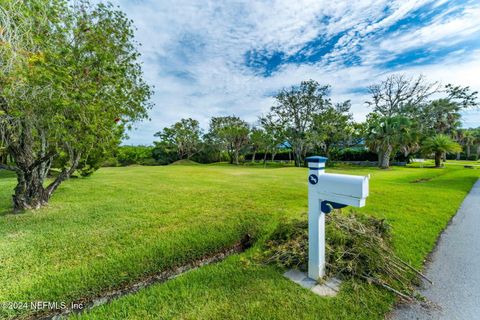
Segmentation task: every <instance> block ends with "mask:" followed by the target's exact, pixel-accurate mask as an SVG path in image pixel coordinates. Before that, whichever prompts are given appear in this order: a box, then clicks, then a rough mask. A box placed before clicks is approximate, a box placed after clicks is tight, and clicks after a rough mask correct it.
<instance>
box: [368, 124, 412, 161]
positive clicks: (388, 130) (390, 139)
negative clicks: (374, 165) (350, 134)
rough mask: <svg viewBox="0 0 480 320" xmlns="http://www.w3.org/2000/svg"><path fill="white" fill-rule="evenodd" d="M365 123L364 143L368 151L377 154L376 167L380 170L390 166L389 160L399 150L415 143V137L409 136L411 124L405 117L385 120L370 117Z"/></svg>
mask: <svg viewBox="0 0 480 320" xmlns="http://www.w3.org/2000/svg"><path fill="white" fill-rule="evenodd" d="M367 123H368V127H367V134H366V141H365V142H366V144H367V146H368V148H369V149H370V150H372V151H373V152H375V153H377V155H378V166H379V167H380V168H382V169H387V168H388V167H389V166H390V158H391V156H392V154H393V155H394V153H395V152H396V151H397V150H398V149H399V148H401V147H405V148H407V146H413V145H414V143H415V141H414V140H415V136H414V135H412V134H411V131H412V130H411V129H412V124H411V122H410V121H409V120H408V119H407V118H405V117H401V116H396V117H388V118H387V117H377V116H374V115H372V116H371V117H370V118H369V119H368V120H367ZM406 150H407V149H405V150H403V151H404V152H406Z"/></svg>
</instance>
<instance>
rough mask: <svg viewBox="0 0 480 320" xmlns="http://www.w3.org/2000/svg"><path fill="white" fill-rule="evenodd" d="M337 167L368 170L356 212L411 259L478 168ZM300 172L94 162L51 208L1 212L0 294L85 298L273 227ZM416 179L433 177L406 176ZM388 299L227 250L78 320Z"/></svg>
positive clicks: (294, 203) (287, 314)
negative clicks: (94, 169) (309, 287)
mask: <svg viewBox="0 0 480 320" xmlns="http://www.w3.org/2000/svg"><path fill="white" fill-rule="evenodd" d="M339 172H345V173H351V174H367V173H371V174H372V180H371V196H370V198H369V199H368V201H367V203H368V204H367V207H366V208H363V209H361V210H362V211H365V212H367V213H369V214H372V215H376V216H378V217H384V218H387V219H388V220H389V221H390V222H391V223H392V224H393V226H394V235H395V246H396V249H397V251H398V252H399V254H400V255H401V256H403V257H404V258H406V259H408V260H409V261H411V262H412V263H413V264H415V265H420V264H421V263H422V261H423V258H424V257H425V255H426V254H427V253H428V252H429V251H430V250H431V248H432V246H433V244H434V241H435V239H436V237H437V235H438V233H439V232H440V231H441V230H442V229H443V228H444V227H445V225H446V223H447V222H448V220H449V218H450V217H451V216H452V214H453V213H454V212H455V210H456V209H457V208H458V205H459V204H460V202H461V200H462V199H463V197H464V196H465V194H466V193H467V192H468V190H469V189H470V187H471V185H472V184H473V182H474V181H475V179H476V178H477V177H478V176H479V174H478V173H479V171H477V170H466V169H463V168H448V169H444V170H437V169H404V168H395V169H393V170H389V171H378V170H376V169H372V168H345V169H343V170H340V171H339ZM305 177H306V171H305V170H300V169H296V168H284V169H268V170H266V169H262V168H232V167H229V166H170V167H131V168H112V169H102V170H101V171H100V172H98V173H97V174H96V175H94V176H93V177H92V178H89V179H79V180H71V181H70V182H68V183H67V184H65V185H64V186H63V187H62V188H61V189H60V191H59V193H58V194H57V195H56V196H55V198H54V199H53V201H52V203H51V205H50V207H49V208H48V209H45V210H42V211H40V212H35V213H27V214H24V215H21V216H4V217H0V258H1V260H2V261H5V263H2V265H0V269H2V270H1V271H2V272H0V301H22V300H23V301H25V300H26V301H30V300H32V299H40V300H52V301H65V300H70V299H76V298H78V297H81V296H85V295H92V294H95V293H96V292H99V291H100V290H102V289H104V288H108V287H113V286H115V285H117V284H119V283H121V282H122V281H129V280H131V279H135V278H138V277H139V276H141V274H142V272H151V271H153V270H158V269H160V268H167V267H169V266H171V265H174V264H178V263H182V262H184V261H186V260H188V259H190V258H194V257H198V256H200V255H202V254H204V253H207V252H211V251H214V250H217V249H219V248H222V247H224V246H227V245H229V244H231V243H233V242H234V241H235V240H238V239H239V238H240V237H241V235H242V234H243V233H244V232H246V230H249V229H252V228H254V227H256V228H257V229H264V228H266V227H268V226H272V225H273V224H274V223H275V221H276V219H275V217H276V216H278V215H289V216H292V217H293V216H295V217H303V218H305V215H306V214H305V212H306V179H305ZM420 178H432V179H431V180H430V181H427V182H422V183H411V181H414V180H417V179H420ZM7 185H10V186H12V185H13V180H12V179H5V178H4V179H0V186H1V187H2V188H1V189H0V200H2V202H4V201H5V200H8V197H9V192H10V191H9V190H5V188H4V186H7ZM172 186H173V187H172ZM2 209H3V212H5V207H0V210H2ZM0 212H1V211H0ZM247 254H248V253H247ZM392 301H393V300H392V297H391V296H388V295H385V294H384V293H380V292H379V291H378V290H376V289H375V288H371V287H367V286H365V287H364V288H363V289H362V290H360V291H359V293H354V292H353V291H351V290H349V288H348V284H347V285H346V286H345V288H344V290H342V293H341V294H340V296H339V297H337V298H335V299H321V298H318V297H316V296H314V295H312V294H310V293H309V292H308V291H305V290H302V289H301V288H298V287H297V286H296V285H295V284H293V283H290V282H288V281H286V280H285V279H283V278H282V276H281V273H280V272H279V270H275V269H273V268H270V267H261V266H254V265H251V264H248V263H245V262H242V258H241V257H231V258H229V259H227V261H225V262H223V263H219V264H216V265H212V266H208V267H205V268H202V269H200V270H198V271H195V272H191V273H188V274H186V275H184V276H182V277H179V278H178V279H176V280H174V281H171V282H168V283H166V284H162V285H156V286H153V287H151V288H149V289H147V290H144V291H142V292H141V293H139V294H136V295H132V296H129V297H126V298H124V299H121V300H119V301H117V302H115V303H114V304H111V305H108V306H105V307H101V308H98V309H96V310H95V311H94V312H92V313H90V314H87V315H85V316H87V317H96V318H99V319H104V318H106V317H107V315H111V314H113V313H116V314H117V317H122V318H123V317H125V316H127V315H128V317H129V318H139V319H140V318H148V317H151V318H158V317H159V316H162V317H167V318H168V317H174V318H177V317H183V318H212V317H213V318H216V317H225V318H238V317H242V316H246V315H249V316H251V317H254V316H258V317H260V318H291V317H292V316H294V317H296V318H316V317H318V314H319V313H320V314H326V313H328V314H329V316H331V317H332V318H349V317H350V318H365V319H368V318H372V317H378V318H381V317H382V315H383V313H384V312H385V311H387V310H388V308H389V306H390V304H391V302H392Z"/></svg>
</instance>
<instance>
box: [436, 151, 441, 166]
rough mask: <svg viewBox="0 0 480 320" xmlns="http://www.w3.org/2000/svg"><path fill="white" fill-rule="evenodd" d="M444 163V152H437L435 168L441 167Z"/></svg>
mask: <svg viewBox="0 0 480 320" xmlns="http://www.w3.org/2000/svg"><path fill="white" fill-rule="evenodd" d="M441 164H442V152H435V168H440V166H441Z"/></svg>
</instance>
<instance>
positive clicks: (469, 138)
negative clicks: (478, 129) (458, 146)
mask: <svg viewBox="0 0 480 320" xmlns="http://www.w3.org/2000/svg"><path fill="white" fill-rule="evenodd" d="M475 140H476V139H475V135H474V133H473V131H472V130H465V132H464V133H463V139H462V142H463V145H464V146H465V147H466V149H467V160H468V159H469V158H470V154H471V152H470V148H471V147H472V146H473V145H474V144H475Z"/></svg>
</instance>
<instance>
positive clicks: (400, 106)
mask: <svg viewBox="0 0 480 320" xmlns="http://www.w3.org/2000/svg"><path fill="white" fill-rule="evenodd" d="M368 91H369V93H370V95H371V101H367V104H368V105H369V106H371V107H373V112H374V113H377V114H379V115H381V116H382V117H393V116H399V115H406V113H409V112H414V111H415V109H416V108H419V107H420V106H421V105H423V104H425V102H426V101H427V99H428V98H429V97H430V96H432V95H433V94H434V93H437V92H438V91H439V84H438V82H434V83H429V82H427V81H426V80H425V78H424V77H423V76H418V77H417V78H409V77H407V76H405V75H402V74H394V75H391V76H389V77H387V79H385V80H384V81H382V82H380V83H379V84H375V85H371V86H369V87H368Z"/></svg>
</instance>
